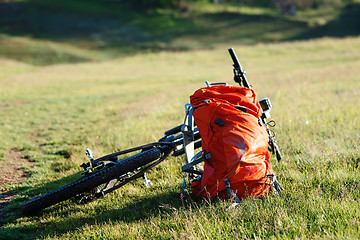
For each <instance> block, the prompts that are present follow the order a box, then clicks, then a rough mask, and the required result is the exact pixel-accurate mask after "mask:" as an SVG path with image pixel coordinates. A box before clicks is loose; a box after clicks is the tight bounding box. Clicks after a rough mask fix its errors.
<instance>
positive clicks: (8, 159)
mask: <svg viewBox="0 0 360 240" xmlns="http://www.w3.org/2000/svg"><path fill="white" fill-rule="evenodd" d="M33 165H35V163H32V162H29V160H28V159H26V158H25V157H24V155H23V154H22V153H21V151H20V150H18V149H11V150H8V151H7V152H6V153H5V156H4V157H2V158H0V173H1V174H0V218H2V217H3V215H4V213H3V208H4V207H5V206H6V204H7V203H8V202H9V201H10V200H11V199H12V198H14V197H15V196H16V195H17V194H16V192H15V191H8V190H5V189H4V186H6V185H9V184H15V183H21V182H22V181H24V180H25V179H26V177H27V173H28V172H27V170H26V167H31V166H33Z"/></svg>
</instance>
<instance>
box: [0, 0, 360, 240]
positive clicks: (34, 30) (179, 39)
mask: <svg viewBox="0 0 360 240" xmlns="http://www.w3.org/2000/svg"><path fill="white" fill-rule="evenodd" d="M85 2H86V4H85ZM256 2H257V3H255V1H234V2H230V1H226V2H225V3H218V4H212V3H207V2H205V1H196V2H191V1H187V2H186V5H183V7H182V8H180V9H179V8H177V9H173V8H174V7H173V8H146V9H145V8H142V9H133V8H132V7H130V6H127V5H126V1H120V2H117V1H115V2H114V1H95V0H88V1H67V0H63V1H61V2H60V1H50V0H47V1H40V0H37V1H1V2H0V13H1V16H2V17H1V18H0V42H1V44H0V83H1V88H0V117H1V121H0V163H1V165H0V167H1V168H3V169H5V170H6V169H9V166H10V165H12V164H14V162H15V163H16V162H18V163H20V164H19V165H17V166H16V167H17V168H20V169H14V174H15V172H18V171H20V172H22V173H24V174H26V180H25V181H22V182H20V183H18V182H17V181H16V182H13V183H8V184H5V185H2V186H1V188H0V189H1V197H2V198H3V197H5V196H6V197H9V196H11V200H10V201H9V202H8V203H7V204H6V205H2V210H1V212H0V214H1V220H0V224H1V229H0V239H123V238H129V239H138V238H140V239H150V238H158V239H169V238H171V239H172V238H175V239H184V238H185V239H223V238H231V239H249V238H253V239H258V238H273V239H287V238H288V239H295V238H298V239H303V238H304V239H308V238H311V239H312V238H320V239H322V238H325V239H356V238H357V237H358V236H359V234H360V227H359V226H360V225H359V223H360V211H359V209H358V206H359V197H360V190H359V189H360V174H359V166H360V147H359V146H360V123H359V115H360V110H359V108H358V97H359V96H360V72H359V66H360V52H359V49H360V38H359V36H358V35H359V20H358V17H357V16H358V14H359V5H360V4H359V3H358V2H357V1H347V2H345V1H337V2H335V1H332V2H333V3H334V4H335V5H331V4H329V5H327V6H326V7H324V5H322V4H320V3H322V2H321V1H318V3H319V4H315V5H311V6H310V7H301V6H298V5H296V14H295V15H293V16H289V15H288V14H286V13H285V12H283V10H282V9H281V8H279V9H277V8H275V7H276V6H275V5H271V6H267V5H264V1H256ZM259 2H260V3H262V4H260V3H259ZM324 2H325V1H324ZM239 3H240V4H239ZM293 3H294V4H295V3H296V2H293ZM313 3H315V1H313ZM255 4H257V5H255ZM259 4H260V5H259ZM184 6H185V7H184ZM334 6H336V8H335V7H334ZM228 47H234V48H235V50H236V52H237V53H238V56H239V58H240V61H241V62H242V64H243V66H244V68H245V69H246V70H247V75H248V79H249V81H250V82H251V84H252V85H253V87H254V89H255V90H256V91H257V93H258V96H259V98H262V97H265V96H267V97H270V99H271V100H272V103H273V110H272V116H273V118H274V119H275V120H276V122H277V126H276V127H275V131H276V133H277V139H278V141H279V145H280V146H281V149H282V152H283V156H284V160H283V161H282V162H280V163H277V162H276V161H275V160H273V161H272V163H273V167H274V169H275V172H276V173H277V175H278V179H279V181H280V182H281V183H282V184H283V185H284V187H285V189H286V190H285V192H284V194H285V198H283V199H282V198H279V197H270V196H269V197H266V198H263V199H257V200H255V199H248V200H245V201H243V202H242V204H241V205H240V206H239V207H237V208H235V209H231V210H229V206H230V204H231V202H222V201H215V202H207V201H203V202H202V201H194V200H192V199H190V198H185V199H180V198H179V192H180V187H181V184H182V173H181V170H180V169H181V165H182V163H183V159H182V158H181V157H178V158H174V157H171V158H169V159H168V160H167V161H166V162H164V163H163V164H161V165H159V166H158V167H157V168H155V169H154V170H152V171H151V172H149V174H148V177H149V178H150V179H151V180H152V182H153V185H152V186H151V187H150V188H145V187H143V186H142V183H141V181H140V180H139V181H135V182H133V183H131V184H129V185H128V186H125V187H123V188H122V189H119V190H118V191H116V192H114V193H112V194H110V195H109V196H108V197H106V198H104V199H100V200H97V201H94V202H91V203H89V204H87V205H76V204H75V203H74V202H72V201H66V202H63V203H61V204H58V205H56V206H53V207H51V208H49V209H46V210H44V211H43V212H41V213H39V214H38V215H36V216H33V217H25V216H22V215H21V214H20V213H19V207H20V205H21V204H22V203H24V202H25V201H27V200H28V199H30V198H33V197H36V196H38V195H40V194H44V193H46V192H48V191H50V190H53V189H55V188H57V187H59V186H62V185H64V184H66V183H67V182H69V181H71V179H73V178H76V177H77V176H78V175H77V174H78V172H79V171H80V167H79V164H80V163H82V162H83V161H85V160H86V159H85V156H84V150H85V148H86V147H90V148H92V149H93V150H94V154H95V156H96V157H99V156H102V155H104V154H107V153H110V152H113V151H117V150H122V149H126V148H129V147H133V146H137V145H140V144H144V143H148V142H152V141H156V140H157V139H159V138H160V137H161V136H162V134H163V132H164V131H165V130H167V129H169V128H171V127H173V126H175V125H178V124H180V123H182V121H183V117H184V110H183V105H184V104H185V103H187V102H188V101H189V99H188V97H189V95H191V94H192V93H193V92H194V91H195V90H196V89H197V88H199V87H202V86H204V81H206V80H208V81H212V82H217V81H227V82H230V83H231V82H232V66H231V64H232V63H231V59H230V57H229V56H228V53H227V48H228ZM15 170H16V171H15Z"/></svg>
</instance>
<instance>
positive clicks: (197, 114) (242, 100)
mask: <svg viewBox="0 0 360 240" xmlns="http://www.w3.org/2000/svg"><path fill="white" fill-rule="evenodd" d="M204 100H210V101H205V102H204ZM190 102H191V104H192V106H193V107H194V113H193V116H194V119H195V123H196V125H197V127H198V129H199V132H200V135H201V137H202V148H203V151H204V154H207V153H210V155H211V158H210V159H208V160H206V161H205V163H204V174H203V177H202V179H201V181H195V182H193V184H192V189H193V192H194V194H195V195H198V196H203V197H209V198H214V197H215V196H224V197H226V189H225V182H224V180H225V179H229V182H230V185H231V189H232V190H233V191H234V192H235V193H236V194H237V196H238V197H240V198H243V197H248V196H262V195H264V194H266V193H267V192H269V190H270V187H269V186H271V185H272V180H271V178H268V177H267V176H268V175H272V174H273V171H272V168H271V165H270V162H269V158H270V154H269V152H268V143H269V136H268V134H267V131H266V128H265V126H264V125H262V126H260V124H259V117H260V116H261V114H262V111H261V107H260V105H259V103H258V101H257V99H256V94H255V92H254V91H253V90H251V89H248V88H244V87H234V86H223V85H220V86H212V87H207V88H202V89H199V90H197V91H196V92H195V93H194V94H193V95H192V96H191V97H190ZM236 105H239V106H243V107H246V110H247V112H246V113H245V112H243V111H241V110H238V109H236V108H235V106H236Z"/></svg>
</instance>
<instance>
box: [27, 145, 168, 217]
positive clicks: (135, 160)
mask: <svg viewBox="0 0 360 240" xmlns="http://www.w3.org/2000/svg"><path fill="white" fill-rule="evenodd" d="M160 156H161V151H160V149H159V148H152V149H149V150H147V151H144V152H141V153H138V154H135V155H133V156H131V157H128V158H125V159H124V160H122V161H120V162H118V163H116V164H115V165H113V166H111V167H109V168H105V169H102V170H100V171H98V172H96V173H94V174H92V175H90V176H87V177H84V178H81V179H79V180H77V181H74V182H72V183H69V184H67V185H65V186H63V187H61V188H58V189H56V190H54V191H52V192H49V193H46V194H44V195H42V196H40V197H37V198H34V199H32V200H30V201H28V202H26V203H25V204H24V205H23V206H22V209H21V211H22V213H23V214H25V215H31V214H34V213H36V212H38V211H40V210H42V209H44V208H47V207H49V206H51V205H54V204H56V203H59V202H62V201H65V200H67V199H69V198H71V197H75V196H76V195H78V194H81V193H85V192H89V191H91V190H92V189H94V188H96V187H98V186H100V185H102V184H104V183H107V182H109V181H110V180H112V179H115V178H118V177H119V176H121V175H123V174H126V173H128V172H132V171H134V170H136V169H138V168H139V167H142V166H144V165H146V164H148V163H151V162H152V161H154V160H156V159H158V158H160Z"/></svg>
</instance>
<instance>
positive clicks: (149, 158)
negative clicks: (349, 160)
mask: <svg viewBox="0 0 360 240" xmlns="http://www.w3.org/2000/svg"><path fill="white" fill-rule="evenodd" d="M228 51H229V53H230V56H231V58H232V60H233V62H234V64H233V66H234V70H233V72H234V80H235V82H237V83H239V85H240V86H241V85H242V86H244V87H247V88H251V86H250V85H249V83H248V81H247V79H246V77H245V72H244V71H243V70H242V67H241V65H240V62H239V60H238V58H237V56H236V54H235V52H234V50H233V49H232V48H229V49H228ZM206 84H207V86H208V87H209V86H214V85H219V84H221V85H223V84H226V83H210V82H206ZM259 103H260V106H261V108H262V110H263V115H262V117H261V119H262V121H263V122H264V123H265V125H266V126H267V129H268V134H269V149H270V151H271V152H273V153H274V154H276V157H277V159H278V160H280V159H281V154H280V151H279V148H278V147H277V145H276V140H275V138H274V134H273V132H272V131H271V130H270V129H269V127H268V126H272V125H271V124H270V123H267V122H266V118H268V117H269V112H270V110H271V107H272V106H271V103H270V100H269V99H268V98H264V99H262V100H260V101H259ZM185 110H186V116H185V119H184V123H183V124H181V125H178V126H176V127H174V128H172V129H170V130H168V131H166V132H165V133H164V136H163V137H162V138H160V139H159V141H157V142H154V143H150V144H145V145H142V146H138V147H135V148H131V149H127V150H124V151H120V152H116V153H112V154H109V155H106V156H103V157H100V158H98V159H94V158H93V155H92V151H91V150H90V149H86V151H85V152H86V155H87V156H88V158H89V161H88V162H85V163H83V164H81V165H80V166H81V167H82V168H83V169H84V171H83V172H82V175H83V177H82V178H80V179H79V180H77V181H74V182H72V183H69V184H67V185H65V186H63V187H60V188H58V189H56V190H53V191H51V192H49V193H46V194H44V195H41V196H39V197H36V198H34V199H32V200H30V201H28V202H26V203H24V204H23V205H22V208H21V210H22V213H23V214H25V215H31V214H34V213H36V212H38V211H40V210H42V209H45V208H47V207H50V206H51V205H54V204H57V203H59V202H62V201H65V200H67V199H70V198H75V200H76V201H77V202H78V203H87V202H89V201H92V200H94V199H96V198H100V197H103V196H105V195H106V194H108V193H110V192H112V191H115V190H116V189H118V188H120V187H122V186H124V185H125V184H127V183H129V182H130V181H133V180H135V179H137V178H140V177H143V179H144V184H145V185H149V182H150V181H149V180H148V179H147V177H146V172H147V171H149V170H150V169H151V168H153V167H155V166H156V165H158V164H159V163H161V162H162V161H164V160H165V159H166V158H167V157H168V156H169V155H170V154H171V153H172V154H173V156H180V155H185V165H183V166H182V171H183V172H184V181H183V186H182V191H181V196H183V193H184V189H185V187H186V181H187V177H189V179H195V178H197V177H198V176H201V175H202V170H201V167H200V168H199V164H200V163H201V162H202V161H204V160H206V156H203V154H202V151H199V152H198V153H196V154H195V149H197V148H200V147H201V146H202V142H201V135H200V133H199V131H198V129H197V128H196V126H195V123H194V118H193V116H192V112H193V108H192V106H191V105H190V104H186V105H185ZM139 150H140V151H141V152H139V153H137V154H134V155H132V156H130V157H127V158H125V159H123V160H119V157H120V156H121V155H124V154H129V153H132V152H135V151H139ZM281 189H282V187H281V185H276V184H275V191H277V192H280V191H281Z"/></svg>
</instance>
